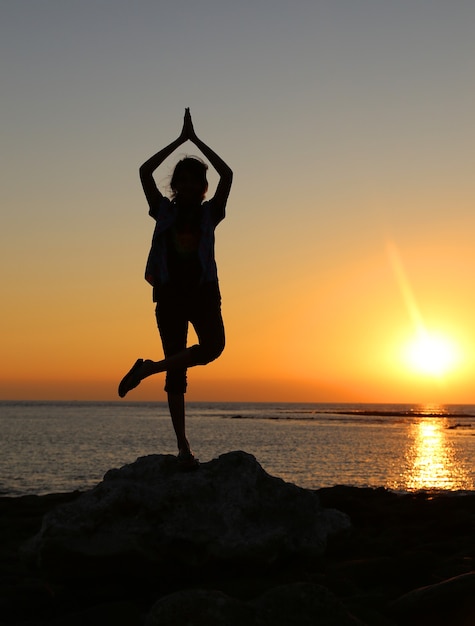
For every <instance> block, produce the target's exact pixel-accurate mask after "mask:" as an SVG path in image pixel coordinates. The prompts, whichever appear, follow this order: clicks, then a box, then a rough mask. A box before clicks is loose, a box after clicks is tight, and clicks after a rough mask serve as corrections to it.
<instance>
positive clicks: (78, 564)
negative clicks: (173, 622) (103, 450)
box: [25, 451, 351, 580]
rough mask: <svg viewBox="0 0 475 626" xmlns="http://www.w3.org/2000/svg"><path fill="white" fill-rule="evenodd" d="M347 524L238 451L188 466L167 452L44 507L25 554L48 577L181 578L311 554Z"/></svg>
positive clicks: (116, 471) (315, 499) (321, 549)
mask: <svg viewBox="0 0 475 626" xmlns="http://www.w3.org/2000/svg"><path fill="white" fill-rule="evenodd" d="M350 527H351V524H350V520H349V517H348V516H347V515H346V514H344V513H341V512H340V511H337V510H334V509H324V508H322V506H321V504H320V500H319V497H318V495H317V492H315V491H312V490H308V489H303V488H301V487H298V486H296V485H293V484H291V483H287V482H285V481H283V480H282V479H280V478H276V477H273V476H270V475H269V474H268V473H267V472H265V471H264V469H263V468H262V467H261V466H260V464H259V463H258V462H257V461H256V459H255V458H254V457H253V456H252V455H250V454H247V453H245V452H241V451H237V452H229V453H227V454H223V455H221V456H220V457H219V458H217V459H214V460H212V461H209V462H207V463H203V464H201V466H200V467H199V469H198V470H196V471H192V472H184V471H183V470H182V469H181V468H180V466H179V464H178V463H177V460H176V458H175V457H173V456H171V455H151V456H147V457H142V458H139V459H137V461H135V462H134V463H132V464H130V465H125V466H124V467H122V468H120V469H113V470H110V471H109V472H107V474H106V475H105V476H104V479H103V481H102V482H100V483H99V484H98V485H97V486H96V487H94V488H93V489H91V490H90V491H87V492H85V493H84V494H82V495H81V496H80V497H79V498H77V499H76V500H75V501H74V502H70V503H67V504H65V505H62V506H59V507H57V508H55V509H53V510H52V511H51V512H49V513H48V514H47V515H46V516H45V517H44V519H43V524H42V527H41V530H40V532H39V533H38V534H37V535H36V536H35V537H34V538H33V539H32V540H31V541H30V542H29V543H28V545H27V546H26V547H25V554H27V555H28V556H29V557H30V559H31V560H33V561H34V563H35V564H36V565H38V566H39V567H40V568H41V569H42V570H43V572H44V573H45V574H47V575H48V576H49V577H50V578H55V577H56V578H60V579H65V578H81V577H84V576H87V577H89V578H90V577H94V576H103V575H107V576H109V577H111V576H112V577H119V578H121V579H123V580H124V579H127V578H145V577H150V576H151V575H154V576H160V575H165V576H166V577H168V578H169V577H170V576H173V574H174V573H176V574H177V575H179V576H180V577H181V578H183V574H184V573H185V572H189V571H196V570H197V569H200V570H201V571H203V568H204V567H206V568H208V569H209V568H211V569H214V570H215V571H216V570H218V571H222V570H223V568H231V569H233V568H241V567H245V568H248V567H268V566H269V565H272V564H275V563H277V562H281V561H283V560H285V559H296V558H302V559H312V558H314V557H318V556H320V555H322V553H323V552H324V550H325V546H326V543H327V539H328V537H329V536H331V535H334V534H337V533H340V532H343V531H347V530H349V529H350Z"/></svg>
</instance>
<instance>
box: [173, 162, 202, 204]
mask: <svg viewBox="0 0 475 626" xmlns="http://www.w3.org/2000/svg"><path fill="white" fill-rule="evenodd" d="M207 170H208V166H207V165H206V163H205V162H204V161H202V160H201V159H200V158H199V157H193V156H187V157H185V158H184V159H182V160H181V161H178V163H177V164H176V165H175V169H174V170H173V174H172V177H171V179H170V188H171V191H172V197H173V198H175V197H176V194H177V189H176V186H177V184H179V181H180V177H181V176H182V175H183V174H184V173H186V174H188V175H190V176H192V177H193V178H195V180H196V182H197V183H199V184H200V187H201V189H200V191H201V200H203V198H204V197H205V195H206V192H207V191H208V180H207V178H206V172H207Z"/></svg>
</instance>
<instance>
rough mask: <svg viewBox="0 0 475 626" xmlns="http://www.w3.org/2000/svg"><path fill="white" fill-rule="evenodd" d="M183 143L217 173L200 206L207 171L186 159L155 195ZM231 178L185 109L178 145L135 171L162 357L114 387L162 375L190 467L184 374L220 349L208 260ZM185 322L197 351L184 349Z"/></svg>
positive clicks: (143, 363)
mask: <svg viewBox="0 0 475 626" xmlns="http://www.w3.org/2000/svg"><path fill="white" fill-rule="evenodd" d="M187 140H190V141H191V142H193V143H194V144H195V146H196V147H197V148H198V149H199V150H200V151H201V152H202V153H203V155H204V156H205V157H206V158H207V159H208V160H209V162H210V163H211V165H212V166H213V167H214V168H215V170H216V171H217V173H218V174H219V183H218V186H217V188H216V193H215V195H214V197H213V198H212V199H211V200H209V201H204V198H205V194H206V192H207V189H208V182H207V179H206V170H207V165H206V164H205V163H204V162H203V161H201V160H200V159H198V158H195V157H186V158H184V159H183V160H181V161H179V162H178V163H177V165H176V167H175V170H174V172H173V175H172V178H171V181H170V187H171V191H172V197H171V199H169V198H166V197H164V196H163V195H162V194H161V193H160V191H159V190H158V188H157V186H156V184H155V181H154V178H153V173H154V171H155V170H156V169H157V168H158V167H159V165H160V164H161V163H163V161H164V160H165V159H166V158H167V157H168V156H170V154H172V152H173V151H174V150H176V148H178V147H179V146H180V145H181V144H183V143H184V142H185V141H187ZM232 179H233V173H232V171H231V169H230V168H229V167H228V166H227V165H226V163H225V162H224V161H223V160H222V159H221V158H220V157H219V156H218V155H217V154H216V153H215V152H214V151H213V150H211V148H209V147H208V146H207V145H206V144H205V143H204V142H203V141H201V139H199V138H198V137H197V135H196V133H195V131H194V128H193V123H192V120H191V115H190V110H189V109H186V110H185V118H184V123H183V129H182V131H181V133H180V136H179V137H178V139H176V140H175V141H173V142H172V143H171V144H169V145H168V146H166V147H165V148H163V149H162V150H160V151H159V152H157V154H155V155H154V156H152V157H151V158H150V159H148V161H146V162H145V163H144V164H143V165H142V167H141V168H140V180H141V181H142V186H143V190H144V192H145V196H146V198H147V201H148V204H149V207H150V210H149V214H150V215H151V216H152V217H153V218H154V219H155V220H156V225H155V231H154V234H153V239H152V246H151V250H150V254H149V257H148V261H147V267H146V272H145V278H146V279H147V280H148V282H149V283H150V284H151V285H152V286H153V300H154V302H156V318H157V325H158V329H159V331H160V337H161V340H162V345H163V352H164V355H165V358H164V359H163V360H161V361H152V360H150V359H146V360H143V359H138V360H137V361H136V362H135V364H134V365H133V367H132V368H131V370H130V371H129V372H128V373H127V374H126V375H125V376H124V378H123V379H122V381H121V383H120V385H119V396H120V397H121V398H123V397H124V396H125V395H126V394H127V393H128V392H129V391H130V390H131V389H134V388H135V387H137V385H139V383H140V382H141V381H142V380H143V379H144V378H146V377H148V376H152V375H153V374H157V373H159V372H166V380H165V391H166V392H167V396H168V406H169V409H170V415H171V418H172V422H173V427H174V430H175V434H176V438H177V444H178V460H179V461H180V462H181V463H183V464H184V465H186V466H189V467H193V466H195V465H197V460H196V459H195V457H194V456H193V453H192V451H191V449H190V444H189V442H188V439H187V437H186V433H185V392H186V386H187V380H186V370H187V368H188V367H192V366H195V365H205V364H206V363H209V362H210V361H213V360H214V359H216V358H217V357H218V356H219V355H220V354H221V352H222V351H223V349H224V326H223V319H222V316H221V295H220V291H219V284H218V274H217V269H216V262H215V257H214V230H215V228H216V226H217V225H218V224H219V222H220V221H221V220H222V219H223V218H224V216H225V207H226V202H227V199H228V196H229V192H230V190H231V184H232ZM190 322H191V324H192V325H193V327H194V329H195V331H196V335H197V337H198V342H199V343H198V344H197V345H194V346H191V347H188V348H187V333H188V324H189V323H190Z"/></svg>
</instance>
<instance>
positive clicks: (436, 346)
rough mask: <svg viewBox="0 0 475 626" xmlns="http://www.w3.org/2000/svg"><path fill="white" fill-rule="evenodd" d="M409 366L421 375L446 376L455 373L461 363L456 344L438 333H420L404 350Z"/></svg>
mask: <svg viewBox="0 0 475 626" xmlns="http://www.w3.org/2000/svg"><path fill="white" fill-rule="evenodd" d="M404 356H405V359H404V360H405V361H406V364H407V366H408V367H409V368H410V369H411V370H413V371H414V372H417V373H419V374H425V375H428V376H444V375H445V374H448V373H450V372H451V371H453V370H454V369H455V368H456V366H457V364H458V361H459V351H458V349H457V346H456V344H455V342H453V341H452V340H450V339H449V338H448V337H445V336H443V335H441V334H438V333H436V332H428V331H426V330H424V331H419V332H418V334H417V335H416V336H415V338H414V339H412V340H411V341H410V342H409V343H408V344H407V345H406V346H405V350H404Z"/></svg>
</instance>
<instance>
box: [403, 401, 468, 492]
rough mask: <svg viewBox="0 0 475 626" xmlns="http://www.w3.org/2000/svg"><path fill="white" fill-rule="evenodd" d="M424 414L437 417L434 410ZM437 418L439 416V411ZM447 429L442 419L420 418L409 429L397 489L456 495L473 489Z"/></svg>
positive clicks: (447, 422) (445, 420)
mask: <svg viewBox="0 0 475 626" xmlns="http://www.w3.org/2000/svg"><path fill="white" fill-rule="evenodd" d="M427 413H428V414H431V415H437V411H436V410H434V407H431V410H430V412H429V411H427ZM438 414H439V415H443V411H442V410H441V411H440V412H439V413H438ZM448 426H449V420H448V419H447V418H444V417H421V418H420V419H418V420H417V421H415V422H414V423H413V424H412V425H411V429H410V440H411V442H410V443H409V445H408V448H407V451H406V455H405V456H406V467H405V470H404V472H403V474H402V475H401V476H400V479H401V480H400V482H399V484H398V488H399V489H404V490H407V491H417V490H422V489H425V490H427V489H444V490H451V491H457V490H472V489H473V488H474V484H473V481H472V480H471V478H470V476H469V475H468V473H467V472H466V470H465V468H464V465H463V463H462V462H461V461H460V460H459V459H458V458H457V454H456V451H455V449H454V445H453V442H452V439H451V437H450V434H449V433H450V430H448Z"/></svg>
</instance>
